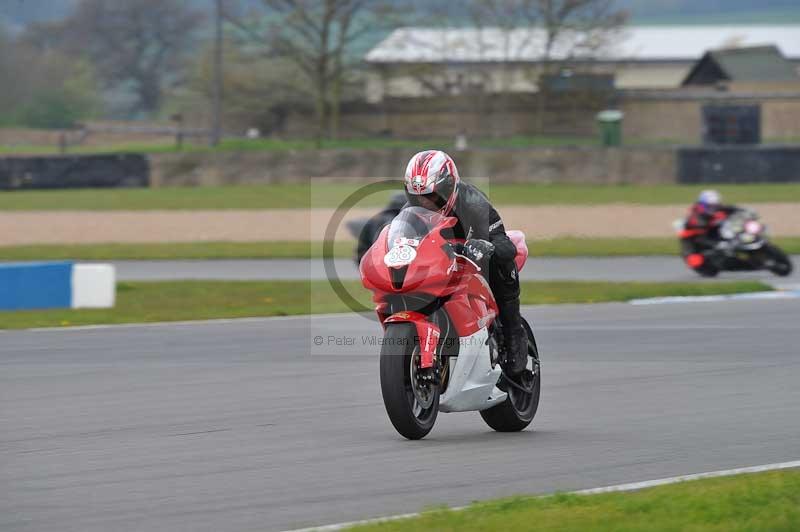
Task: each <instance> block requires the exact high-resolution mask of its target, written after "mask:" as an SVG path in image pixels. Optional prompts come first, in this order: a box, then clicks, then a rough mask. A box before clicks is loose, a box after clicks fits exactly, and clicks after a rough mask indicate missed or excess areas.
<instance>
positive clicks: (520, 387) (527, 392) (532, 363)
mask: <svg viewBox="0 0 800 532" xmlns="http://www.w3.org/2000/svg"><path fill="white" fill-rule="evenodd" d="M522 325H523V326H524V327H525V332H526V333H527V334H528V369H526V370H525V371H524V372H523V373H522V375H520V376H519V377H513V378H511V377H507V376H506V375H505V374H504V375H503V376H502V377H501V379H500V383H498V386H499V387H501V388H502V389H503V390H504V391H506V392H507V393H508V397H507V398H506V400H505V401H503V402H502V403H500V404H499V405H496V406H493V407H492V408H488V409H486V410H481V417H482V418H483V420H484V421H485V422H486V424H487V425H489V426H490V427H491V428H493V429H494V430H496V431H497V432H518V431H520V430H522V429H524V428H525V427H527V426H528V425H530V424H531V422H532V421H533V417H534V416H535V415H536V411H537V410H538V409H539V396H540V394H541V390H542V372H541V367H540V364H539V348H538V347H537V346H536V338H534V336H533V330H532V329H531V326H530V325H529V324H528V322H527V321H526V320H525V319H524V318H523V320H522Z"/></svg>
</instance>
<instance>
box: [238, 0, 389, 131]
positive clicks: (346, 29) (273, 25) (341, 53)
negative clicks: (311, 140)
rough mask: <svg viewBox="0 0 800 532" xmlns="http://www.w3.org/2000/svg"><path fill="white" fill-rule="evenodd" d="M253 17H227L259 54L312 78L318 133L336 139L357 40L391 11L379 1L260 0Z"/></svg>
mask: <svg viewBox="0 0 800 532" xmlns="http://www.w3.org/2000/svg"><path fill="white" fill-rule="evenodd" d="M259 7H260V8H259V9H257V10H255V11H254V12H253V11H251V13H250V14H249V16H246V17H245V16H243V15H242V14H240V13H233V12H231V11H232V10H229V11H228V13H227V14H226V17H227V19H228V20H229V21H230V23H232V24H233V25H234V26H235V27H236V28H237V29H238V30H239V35H240V36H241V38H244V39H246V40H247V41H249V43H250V44H251V45H252V44H255V45H257V46H258V48H259V50H260V53H262V54H266V55H268V56H271V57H285V58H287V59H288V60H290V61H292V62H293V63H294V64H296V65H297V66H298V67H299V68H300V69H301V70H302V71H303V72H304V73H305V74H306V75H307V76H308V78H309V79H310V80H311V81H312V85H313V94H314V108H315V114H316V120H317V138H318V139H319V140H320V141H321V139H323V138H325V137H332V138H336V137H337V135H338V130H339V108H340V105H341V99H342V90H343V85H344V83H345V81H346V77H347V75H348V73H349V71H350V69H351V67H352V66H353V63H354V61H353V58H351V57H350V56H349V55H348V53H349V51H350V49H351V47H352V45H353V44H354V43H355V42H357V41H358V39H360V38H362V37H364V36H365V35H366V34H368V33H369V32H372V31H375V30H376V29H378V28H380V27H382V26H384V25H385V24H386V23H387V22H388V20H389V17H390V15H391V13H393V6H392V5H391V3H389V2H383V1H379V0H261V4H260V6H259Z"/></svg>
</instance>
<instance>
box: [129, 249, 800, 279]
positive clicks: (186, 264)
mask: <svg viewBox="0 0 800 532" xmlns="http://www.w3.org/2000/svg"><path fill="white" fill-rule="evenodd" d="M793 260H794V263H795V264H796V265H797V267H799V268H800V256H794V257H793ZM332 262H333V266H334V267H335V270H336V273H337V275H338V276H339V277H340V278H341V279H358V278H359V276H358V270H357V269H356V267H355V265H354V264H353V262H352V261H350V260H348V259H336V260H334V261H332ZM113 264H114V265H115V266H116V269H117V276H118V278H119V279H120V280H123V281H152V280H163V279H228V280H244V279H247V280H302V279H325V278H326V276H325V267H324V264H323V262H322V260H295V259H274V260H199V261H192V260H187V261H116V262H114V263H113ZM521 278H522V279H523V280H529V281H534V280H542V281H554V280H587V281H708V279H704V278H702V277H700V276H699V275H697V274H696V273H694V272H692V271H689V269H687V268H686V265H685V264H684V263H683V261H682V260H681V259H680V258H678V257H616V258H593V257H582V258H539V257H533V258H531V259H530V260H529V261H528V264H527V265H526V266H525V268H524V269H523V270H522V272H521ZM717 279H718V280H723V281H724V280H735V279H758V280H764V281H767V282H776V283H782V284H786V283H789V284H792V283H794V284H800V273H798V272H797V270H795V273H794V274H793V275H792V276H790V277H786V278H779V277H776V276H774V275H773V274H771V273H769V272H766V271H760V272H735V273H734V272H724V273H722V274H721V275H720V276H719V277H717Z"/></svg>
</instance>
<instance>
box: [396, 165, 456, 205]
mask: <svg viewBox="0 0 800 532" xmlns="http://www.w3.org/2000/svg"><path fill="white" fill-rule="evenodd" d="M459 181H460V178H459V177H458V168H456V163H455V162H453V159H452V158H451V157H450V156H449V155H447V154H446V153H445V152H443V151H439V150H426V151H421V152H419V153H418V154H416V155H414V156H413V157H412V158H411V160H410V161H408V166H406V176H405V185H406V197H407V198H408V202H409V203H410V204H411V205H416V206H423V207H427V208H430V207H429V206H428V205H429V204H430V203H431V202H433V203H434V204H435V205H436V207H438V209H439V212H440V213H442V214H443V215H445V216H447V215H449V214H450V211H452V210H453V205H454V204H455V202H456V196H457V195H458V188H457V186H458V182H459ZM424 200H427V202H426V201H424ZM426 203H427V204H426Z"/></svg>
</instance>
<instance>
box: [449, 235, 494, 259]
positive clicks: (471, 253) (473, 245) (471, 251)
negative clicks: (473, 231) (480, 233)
mask: <svg viewBox="0 0 800 532" xmlns="http://www.w3.org/2000/svg"><path fill="white" fill-rule="evenodd" d="M456 253H458V254H460V255H464V256H465V257H466V258H468V259H469V260H471V261H472V262H475V263H478V264H480V263H481V261H483V260H486V259H488V258H489V257H491V256H492V253H494V244H492V243H491V242H489V241H488V240H481V239H479V238H471V239H469V240H467V241H466V242H464V243H463V244H461V245H460V246H456Z"/></svg>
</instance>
